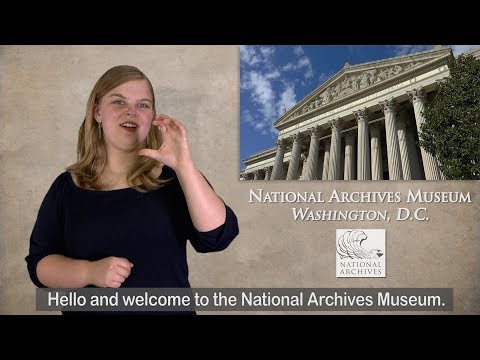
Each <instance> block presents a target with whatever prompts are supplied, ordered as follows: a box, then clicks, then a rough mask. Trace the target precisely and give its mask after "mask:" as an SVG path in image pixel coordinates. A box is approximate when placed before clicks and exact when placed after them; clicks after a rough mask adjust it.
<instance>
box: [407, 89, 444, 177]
mask: <svg viewBox="0 0 480 360" xmlns="http://www.w3.org/2000/svg"><path fill="white" fill-rule="evenodd" d="M407 95H408V97H409V99H410V101H411V102H412V103H413V111H414V112H415V122H416V123H417V131H418V134H419V135H420V133H421V131H422V130H421V128H420V127H421V125H422V124H423V123H424V122H425V117H424V115H423V112H424V111H425V91H424V90H423V89H422V88H418V89H413V90H412V91H407ZM420 151H421V153H422V160H423V169H424V170H425V179H426V180H440V175H439V173H438V168H437V161H436V159H435V157H434V156H433V155H432V154H430V153H429V152H427V151H426V150H425V149H424V148H423V147H420Z"/></svg>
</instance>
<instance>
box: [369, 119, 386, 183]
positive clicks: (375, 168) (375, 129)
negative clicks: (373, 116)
mask: <svg viewBox="0 0 480 360" xmlns="http://www.w3.org/2000/svg"><path fill="white" fill-rule="evenodd" d="M370 150H371V155H372V180H383V165H382V147H381V144H380V125H378V124H374V125H373V126H371V127H370Z"/></svg>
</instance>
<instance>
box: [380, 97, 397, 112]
mask: <svg viewBox="0 0 480 360" xmlns="http://www.w3.org/2000/svg"><path fill="white" fill-rule="evenodd" d="M378 104H379V105H380V106H381V108H382V110H383V112H394V111H395V108H396V105H397V103H396V101H395V99H394V98H390V99H388V100H384V101H380V102H379V103H378Z"/></svg>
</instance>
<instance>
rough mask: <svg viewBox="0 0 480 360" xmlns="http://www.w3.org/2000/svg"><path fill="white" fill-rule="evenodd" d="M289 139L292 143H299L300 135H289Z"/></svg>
mask: <svg viewBox="0 0 480 360" xmlns="http://www.w3.org/2000/svg"><path fill="white" fill-rule="evenodd" d="M289 139H291V140H292V143H293V142H295V141H300V140H301V135H300V133H295V134H293V135H290V136H289Z"/></svg>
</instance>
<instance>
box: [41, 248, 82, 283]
mask: <svg viewBox="0 0 480 360" xmlns="http://www.w3.org/2000/svg"><path fill="white" fill-rule="evenodd" d="M89 264H90V262H89V261H87V260H75V259H71V258H68V257H66V256H63V255H57V254H54V255H48V256H45V257H44V258H43V259H42V260H40V261H39V262H38V264H37V277H38V279H39V280H40V282H41V283H42V284H43V285H45V286H46V287H49V288H82V287H85V286H87V285H89V280H88V274H89Z"/></svg>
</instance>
